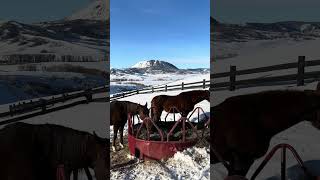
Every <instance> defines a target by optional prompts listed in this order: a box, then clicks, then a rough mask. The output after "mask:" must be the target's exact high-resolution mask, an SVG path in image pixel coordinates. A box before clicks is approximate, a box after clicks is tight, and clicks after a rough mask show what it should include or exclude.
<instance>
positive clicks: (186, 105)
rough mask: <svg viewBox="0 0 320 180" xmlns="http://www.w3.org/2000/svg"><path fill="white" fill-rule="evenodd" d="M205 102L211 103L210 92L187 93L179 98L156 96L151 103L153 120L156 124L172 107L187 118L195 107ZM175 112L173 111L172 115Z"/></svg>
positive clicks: (178, 96)
mask: <svg viewBox="0 0 320 180" xmlns="http://www.w3.org/2000/svg"><path fill="white" fill-rule="evenodd" d="M203 100H207V101H209V102H210V92H209V91H208V90H194V91H187V92H182V93H180V94H178V95H177V96H167V95H159V96H155V97H154V98H153V99H152V101H151V119H152V121H154V122H157V121H159V120H160V117H161V114H162V111H163V110H165V111H166V112H169V111H170V109H171V108H172V107H175V108H177V110H178V111H180V112H181V115H182V117H187V116H188V114H189V113H190V112H191V111H192V110H193V109H194V105H196V104H197V103H199V102H201V101H203ZM173 111H174V110H171V113H172V112H173ZM176 113H177V112H176Z"/></svg>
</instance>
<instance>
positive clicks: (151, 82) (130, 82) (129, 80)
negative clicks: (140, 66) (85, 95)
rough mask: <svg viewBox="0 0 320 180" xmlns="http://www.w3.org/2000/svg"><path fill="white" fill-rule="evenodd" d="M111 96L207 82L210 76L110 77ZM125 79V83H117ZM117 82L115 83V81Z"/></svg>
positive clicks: (206, 74)
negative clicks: (147, 89)
mask: <svg viewBox="0 0 320 180" xmlns="http://www.w3.org/2000/svg"><path fill="white" fill-rule="evenodd" d="M110 79H111V82H110V85H111V91H110V93H111V94H116V93H119V92H122V91H130V90H135V89H137V88H138V89H141V88H143V87H145V86H154V87H157V86H163V85H165V84H167V85H175V84H181V83H182V82H184V83H187V82H196V81H202V80H203V79H206V80H209V79H210V74H209V73H205V74H201V73H196V74H191V73H190V74H176V73H164V74H125V75H122V76H116V75H112V74H111V75H110ZM121 79H126V81H119V80H121ZM116 80H117V81H116Z"/></svg>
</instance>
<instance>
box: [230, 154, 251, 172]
mask: <svg viewBox="0 0 320 180" xmlns="http://www.w3.org/2000/svg"><path fill="white" fill-rule="evenodd" d="M253 162H254V158H252V157H250V156H247V155H245V154H240V153H233V158H232V161H231V162H230V166H231V167H230V168H231V169H230V170H229V172H228V175H229V176H232V175H241V176H246V174H247V173H248V171H249V169H250V167H251V165H252V164H253Z"/></svg>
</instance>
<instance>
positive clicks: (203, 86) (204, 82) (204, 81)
mask: <svg viewBox="0 0 320 180" xmlns="http://www.w3.org/2000/svg"><path fill="white" fill-rule="evenodd" d="M202 88H203V89H205V88H206V79H203V84H202Z"/></svg>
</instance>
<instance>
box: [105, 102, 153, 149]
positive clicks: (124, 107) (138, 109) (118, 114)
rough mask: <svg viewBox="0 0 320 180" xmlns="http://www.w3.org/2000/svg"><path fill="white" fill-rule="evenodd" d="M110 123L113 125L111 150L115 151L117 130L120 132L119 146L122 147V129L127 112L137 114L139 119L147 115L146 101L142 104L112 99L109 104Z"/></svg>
mask: <svg viewBox="0 0 320 180" xmlns="http://www.w3.org/2000/svg"><path fill="white" fill-rule="evenodd" d="M110 112H111V113H110V116H111V118H110V125H113V142H112V150H113V151H116V139H117V134H118V130H119V133H120V147H121V148H123V129H124V126H125V124H126V122H127V118H128V113H131V115H132V116H133V115H137V114H138V115H139V116H140V118H141V119H144V118H145V117H149V109H148V107H147V103H146V104H145V105H144V106H142V105H140V104H136V103H133V102H130V101H113V102H111V105H110Z"/></svg>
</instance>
